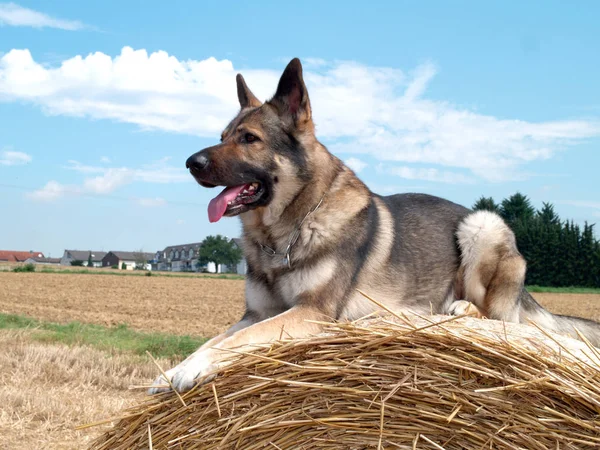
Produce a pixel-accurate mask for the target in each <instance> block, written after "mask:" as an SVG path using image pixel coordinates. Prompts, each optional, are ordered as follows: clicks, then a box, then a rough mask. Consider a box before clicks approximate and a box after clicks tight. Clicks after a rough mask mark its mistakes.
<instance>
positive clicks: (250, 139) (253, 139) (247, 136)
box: [244, 133, 258, 144]
mask: <svg viewBox="0 0 600 450" xmlns="http://www.w3.org/2000/svg"><path fill="white" fill-rule="evenodd" d="M256 141H258V138H257V137H256V136H254V135H253V134H252V133H246V134H244V142H247V143H248V144H251V143H253V142H256Z"/></svg>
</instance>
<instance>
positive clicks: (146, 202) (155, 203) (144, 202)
mask: <svg viewBox="0 0 600 450" xmlns="http://www.w3.org/2000/svg"><path fill="white" fill-rule="evenodd" d="M136 201H137V204H138V205H140V206H144V207H146V208H156V207H159V206H165V205H166V204H167V201H166V200H165V199H164V198H160V197H156V198H138V199H136Z"/></svg>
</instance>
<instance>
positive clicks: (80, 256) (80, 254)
mask: <svg viewBox="0 0 600 450" xmlns="http://www.w3.org/2000/svg"><path fill="white" fill-rule="evenodd" d="M90 254H91V255H92V267H102V258H104V257H105V256H106V252H99V251H94V250H65V252H64V253H63V256H62V258H61V259H60V265H61V266H70V265H71V262H72V261H83V265H84V266H85V267H87V265H88V261H89V257H90Z"/></svg>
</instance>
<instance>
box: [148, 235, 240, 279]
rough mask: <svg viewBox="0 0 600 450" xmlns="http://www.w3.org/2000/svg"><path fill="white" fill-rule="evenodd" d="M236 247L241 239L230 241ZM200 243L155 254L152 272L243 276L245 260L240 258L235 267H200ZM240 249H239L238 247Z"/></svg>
mask: <svg viewBox="0 0 600 450" xmlns="http://www.w3.org/2000/svg"><path fill="white" fill-rule="evenodd" d="M232 240H233V241H234V242H235V244H236V245H237V246H241V239H232ZM201 246H202V243H201V242H194V243H191V244H182V245H170V246H168V247H165V249H164V250H161V251H158V252H156V255H155V257H154V262H153V263H152V268H153V270H162V271H169V272H201V271H205V272H210V273H222V272H235V273H239V274H242V275H245V274H246V272H247V268H246V260H245V259H243V258H242V261H240V262H239V263H238V264H237V265H236V266H234V267H229V266H224V265H223V266H222V265H219V266H218V267H215V264H214V263H208V264H206V265H200V264H199V263H198V257H199V256H200V247H201ZM240 248H241V247H240Z"/></svg>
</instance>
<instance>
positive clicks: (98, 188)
mask: <svg viewBox="0 0 600 450" xmlns="http://www.w3.org/2000/svg"><path fill="white" fill-rule="evenodd" d="M131 181H132V180H131V169H127V168H124V167H123V168H118V169H112V168H111V169H107V170H106V172H105V173H104V174H103V175H99V176H97V177H93V178H87V179H86V180H84V182H83V189H84V191H86V192H91V193H93V194H109V193H111V192H113V191H114V190H115V189H117V188H119V187H121V186H124V185H126V184H129V183H130V182H131Z"/></svg>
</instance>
